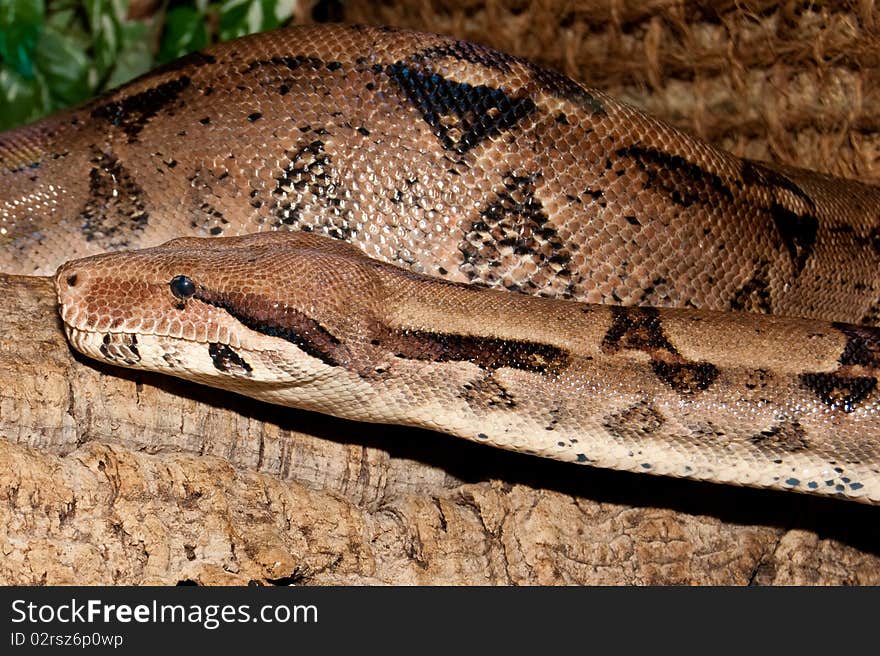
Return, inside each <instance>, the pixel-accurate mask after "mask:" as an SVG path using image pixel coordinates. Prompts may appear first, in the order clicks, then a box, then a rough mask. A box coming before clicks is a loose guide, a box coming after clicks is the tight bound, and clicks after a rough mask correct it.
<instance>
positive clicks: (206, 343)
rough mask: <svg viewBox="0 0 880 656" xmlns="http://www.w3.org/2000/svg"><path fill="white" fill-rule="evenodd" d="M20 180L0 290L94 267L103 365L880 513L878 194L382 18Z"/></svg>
mask: <svg viewBox="0 0 880 656" xmlns="http://www.w3.org/2000/svg"><path fill="white" fill-rule="evenodd" d="M0 164H2V166H0V270H2V271H6V272H18V273H26V274H38V275H39V274H48V273H50V272H52V271H54V270H55V269H56V267H58V266H59V265H61V264H62V263H63V262H65V261H66V260H68V259H70V258H76V257H80V256H91V257H87V258H85V259H81V260H75V261H73V262H70V263H67V264H64V265H63V266H61V268H60V269H59V270H58V273H57V275H56V287H57V290H58V296H59V302H60V304H61V313H62V318H63V320H64V322H65V326H66V330H67V333H68V336H69V338H70V341H71V343H72V344H73V346H74V347H75V348H77V349H79V350H81V351H82V352H84V353H86V354H88V355H91V356H93V357H96V358H101V359H103V360H106V361H109V362H112V363H116V364H120V365H123V366H130V367H139V368H144V369H152V370H159V371H164V372H167V373H170V374H173V375H177V376H181V377H184V378H189V379H192V380H195V381H199V382H203V383H207V384H209V385H215V386H218V387H224V388H229V389H232V390H235V391H238V392H241V393H243V394H247V395H250V396H253V397H256V398H259V399H264V400H268V401H271V402H274V403H282V404H287V405H294V406H297V407H304V408H309V409H315V410H320V411H322V412H328V413H331V414H335V415H339V416H343V417H349V418H353V419H359V420H365V421H373V422H400V423H405V424H410V425H417V426H426V427H429V428H433V429H437V430H441V431H445V432H448V433H452V434H455V435H459V436H461V437H465V438H469V439H473V440H477V441H483V442H487V443H491V444H494V445H496V446H499V447H503V448H508V449H515V450H520V451H526V452H529V453H535V454H539V455H542V456H547V457H551V458H558V459H562V460H569V461H573V462H581V463H587V464H591V465H594V466H602V467H612V468H618V469H626V470H632V471H642V472H649V473H656V474H667V475H674V476H686V477H691V478H697V479H704V480H711V481H718V482H726V483H733V484H739V485H752V486H759V487H772V488H780V489H790V490H796V491H801V492H812V493H818V494H831V495H838V496H844V497H847V498H851V499H855V500H859V501H863V502H867V503H875V504H876V503H880V422H878V411H880V391H878V389H877V377H878V373H880V371H878V369H880V339H878V336H880V335H878V331H877V329H875V328H873V327H871V326H872V325H873V324H875V323H876V321H877V318H878V316H880V304H878V289H880V275H878V262H880V189H878V188H875V187H872V186H870V185H866V184H860V183H857V182H852V181H845V180H839V179H833V178H830V177H826V176H823V175H819V174H816V173H811V172H807V171H803V170H798V169H793V168H782V167H778V166H770V165H768V164H763V163H759V162H754V161H747V160H741V159H738V158H736V157H733V156H732V155H729V154H727V153H724V152H720V151H718V150H716V149H714V148H712V147H710V146H708V145H706V144H704V143H702V142H701V141H699V140H697V139H694V138H692V137H690V136H687V135H685V134H683V133H681V132H678V131H677V130H675V129H673V128H671V127H669V126H667V125H665V124H663V123H661V122H660V121H658V120H655V119H653V118H650V117H648V116H645V115H644V114H642V113H640V112H639V111H637V110H635V109H633V108H631V107H628V106H626V105H623V104H621V103H619V102H616V101H614V100H613V99H611V98H609V97H607V96H606V95H604V94H602V93H600V92H597V91H592V90H589V89H586V88H584V87H582V86H581V85H579V84H577V83H576V82H573V81H572V80H570V79H568V78H566V77H564V76H562V75H560V74H558V73H555V72H552V71H549V70H545V69H542V68H539V67H537V66H535V65H533V64H531V63H529V62H526V61H523V60H521V59H518V58H515V57H512V56H509V55H505V54H502V53H499V52H495V51H492V50H489V49H487V48H484V47H481V46H477V45H473V44H470V43H465V42H460V41H455V40H452V39H449V38H445V37H439V36H434V35H426V34H415V33H410V32H405V31H398V30H390V29H381V28H368V27H357V26H352V27H343V26H315V27H299V28H290V29H285V30H279V31H275V32H272V33H267V34H263V35H258V36H253V37H247V38H244V39H241V40H238V41H235V42H232V43H229V44H224V45H219V46H216V47H213V48H211V49H209V50H207V51H205V52H202V53H198V54H194V55H190V56H188V57H185V58H184V59H182V60H180V61H177V62H174V63H172V64H170V65H168V66H165V67H164V68H162V69H160V70H158V71H155V72H153V73H151V74H148V75H146V76H144V77H142V78H140V79H138V80H136V81H134V82H132V83H130V84H128V85H126V86H124V87H122V88H121V89H119V90H116V91H114V92H111V93H110V94H107V95H105V96H104V97H101V98H99V99H97V100H95V101H93V102H91V103H90V104H88V105H86V106H84V107H81V108H79V109H75V110H70V111H66V112H62V113H60V114H58V115H55V116H53V117H50V118H48V119H45V120H43V121H40V122H38V123H36V124H33V125H31V126H26V127H23V128H20V129H17V130H14V131H12V132H9V133H6V134H4V135H2V136H0ZM288 231H290V232H288ZM248 233H260V234H255V235H254V234H250V235H249V234H248ZM310 233H311V234H310ZM237 235H247V236H237ZM181 236H182V237H181ZM197 236H202V237H212V238H198V237H197ZM328 236H329V237H335V238H336V239H335V240H333V239H329V238H328ZM172 237H181V238H179V239H175V240H174V241H171V242H169V243H167V244H165V245H163V246H159V247H155V245H156V244H159V243H161V242H163V241H165V240H167V239H170V238H172ZM344 242H349V244H346V243H344ZM151 246H152V247H153V248H146V250H139V251H128V250H125V249H135V248H144V247H151ZM103 251H121V252H111V253H108V254H105V255H95V254H97V253H101V252H103ZM368 256H369V257H368ZM380 260H381V261H384V263H383V262H380ZM389 263H390V264H389ZM392 265H397V266H392ZM467 283H471V284H467ZM487 287H489V288H491V287H495V288H499V289H496V290H491V289H486V288H487ZM501 289H504V290H506V291H502V290H501ZM514 292H522V293H514ZM540 297H552V298H540ZM789 316H790V317H801V318H798V319H793V318H783V317H789ZM858 324H860V325H858Z"/></svg>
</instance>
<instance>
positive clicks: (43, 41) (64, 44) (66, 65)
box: [34, 27, 91, 106]
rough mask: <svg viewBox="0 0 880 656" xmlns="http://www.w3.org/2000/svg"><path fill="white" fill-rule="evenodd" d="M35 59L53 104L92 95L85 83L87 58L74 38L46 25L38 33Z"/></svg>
mask: <svg viewBox="0 0 880 656" xmlns="http://www.w3.org/2000/svg"><path fill="white" fill-rule="evenodd" d="M34 62H35V64H36V67H37V70H38V71H39V74H40V76H41V77H42V78H43V79H44V80H45V82H46V84H47V85H48V88H49V89H51V91H52V98H53V105H57V106H65V105H71V104H73V103H77V102H80V101H81V100H84V99H85V98H87V97H88V96H89V95H91V90H90V89H89V86H88V84H87V76H88V69H89V60H88V57H86V53H85V51H84V50H83V48H82V47H81V46H80V45H79V44H77V42H76V40H75V39H69V38H67V37H66V36H65V35H64V34H62V33H61V32H58V31H56V30H54V29H52V28H48V27H47V28H45V29H44V30H43V31H42V33H41V34H40V39H39V42H38V46H37V52H36V57H35V59H34Z"/></svg>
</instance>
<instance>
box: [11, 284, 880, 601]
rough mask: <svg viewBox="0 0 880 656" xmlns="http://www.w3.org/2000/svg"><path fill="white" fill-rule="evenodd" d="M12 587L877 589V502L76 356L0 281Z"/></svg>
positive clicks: (44, 298)
mask: <svg viewBox="0 0 880 656" xmlns="http://www.w3.org/2000/svg"><path fill="white" fill-rule="evenodd" d="M0 297H2V298H4V299H6V300H5V301H4V306H5V308H6V311H5V312H4V313H2V314H0V336H2V337H0V390H2V391H0V438H2V439H0V500H2V503H0V552H2V554H3V558H2V560H0V582H3V583H6V584H13V583H14V584H32V583H81V584H96V583H107V584H110V583H126V584H146V583H154V584H166V583H168V584H170V583H177V582H179V581H195V582H198V583H206V584H208V583H215V584H229V583H248V582H252V581H256V582H261V583H290V582H295V583H303V584H305V583H313V584H329V583H398V584H417V583H450V584H453V583H482V584H494V583H522V584H528V583H541V584H552V583H595V584H605V583H639V584H642V583H645V584H665V583H678V584H688V583H716V584H746V583H856V584H876V583H878V582H880V557H878V555H877V554H878V550H880V538H878V531H877V526H878V525H880V523H878V521H877V520H878V518H880V513H878V510H880V509H878V508H873V507H867V506H861V505H858V504H853V503H846V502H840V501H830V500H824V499H814V498H811V497H805V496H800V495H795V494H781V493H779V494H776V493H766V492H761V491H755V490H744V489H737V488H726V487H722V486H715V485H709V484H698V483H692V482H686V481H674V480H664V479H660V478H653V477H650V476H641V475H630V474H618V473H614V472H605V471H598V470H595V471H593V470H587V469H584V468H582V467H573V466H570V465H565V464H563V463H556V462H550V461H545V460H541V459H537V458H531V457H527V456H520V455H517V454H513V453H506V452H502V451H497V450H494V449H490V448H488V447H482V446H479V445H474V444H470V443H467V442H463V441H460V440H456V439H454V438H449V437H446V436H442V435H436V434H432V433H428V432H422V431H413V430H406V429H400V428H393V427H384V426H368V425H361V424H355V423H350V422H344V421H338V420H332V419H328V418H324V417H319V416H317V415H311V414H308V413H303V412H297V411H293V410H288V409H285V408H278V407H274V406H270V405H265V404H260V403H256V402H252V401H250V400H247V399H243V398H240V397H236V396H234V395H231V394H226V393H222V392H216V391H213V390H209V389H207V388H200V387H193V386H191V385H188V384H186V383H183V382H179V381H176V380H173V379H165V378H162V377H159V376H153V375H150V374H141V373H135V372H131V371H125V370H111V369H109V368H105V367H103V366H102V365H99V364H94V363H91V362H87V361H85V360H82V359H80V358H79V356H76V355H74V354H73V353H72V352H71V351H70V349H69V348H68V346H67V343H66V341H65V340H64V336H63V334H62V332H61V329H60V326H59V322H58V319H57V318H56V310H55V304H54V294H53V290H52V288H51V285H50V284H49V281H48V280H46V279H41V278H22V277H0Z"/></svg>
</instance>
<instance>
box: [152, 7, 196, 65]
mask: <svg viewBox="0 0 880 656" xmlns="http://www.w3.org/2000/svg"><path fill="white" fill-rule="evenodd" d="M165 21H166V22H165V24H166V29H165V34H164V35H163V36H162V44H161V46H160V47H159V55H158V57H157V59H158V61H159V63H163V64H164V63H165V62H169V61H171V60H172V59H177V58H178V57H181V56H183V55H185V54H187V53H189V52H192V51H193V50H198V49H199V48H204V47H205V46H206V45H208V30H207V28H206V27H205V19H204V17H203V16H202V15H201V14H200V13H199V12H197V11H196V10H194V9H192V8H190V7H175V8H174V9H172V10H171V11H169V12H168V15H167V16H166V19H165Z"/></svg>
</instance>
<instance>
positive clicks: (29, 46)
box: [0, 0, 44, 80]
mask: <svg viewBox="0 0 880 656" xmlns="http://www.w3.org/2000/svg"><path fill="white" fill-rule="evenodd" d="M43 14H44V11H43V0H2V1H0V60H2V62H3V63H4V65H5V66H8V67H9V68H11V69H13V70H14V71H15V72H16V73H17V74H18V75H19V76H21V77H23V78H25V79H29V80H32V79H33V78H34V76H35V72H34V67H33V54H34V50H35V48H36V46H37V40H38V39H39V36H40V30H41V28H42V26H43Z"/></svg>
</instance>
